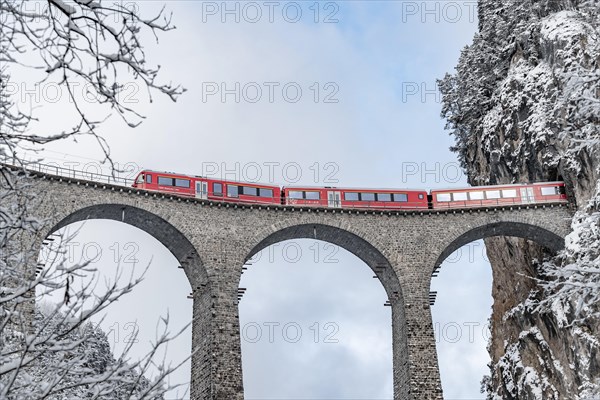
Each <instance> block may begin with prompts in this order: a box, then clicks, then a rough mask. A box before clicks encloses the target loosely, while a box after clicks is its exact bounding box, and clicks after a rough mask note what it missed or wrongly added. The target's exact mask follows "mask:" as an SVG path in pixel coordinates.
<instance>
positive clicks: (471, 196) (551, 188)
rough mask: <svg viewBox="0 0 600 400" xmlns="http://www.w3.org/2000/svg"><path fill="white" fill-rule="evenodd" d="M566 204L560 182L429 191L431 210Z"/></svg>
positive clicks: (563, 186) (563, 189)
mask: <svg viewBox="0 0 600 400" xmlns="http://www.w3.org/2000/svg"><path fill="white" fill-rule="evenodd" d="M563 202H567V195H566V193H565V184H564V183H563V182H543V183H531V184H514V185H495V186H476V187H470V188H464V189H442V190H432V191H431V204H432V208H434V209H444V208H465V207H468V208H471V207H489V206H499V205H500V206H502V205H510V204H530V203H563Z"/></svg>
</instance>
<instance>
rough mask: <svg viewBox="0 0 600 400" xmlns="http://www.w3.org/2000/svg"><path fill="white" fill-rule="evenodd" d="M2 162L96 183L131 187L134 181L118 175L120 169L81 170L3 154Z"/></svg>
mask: <svg viewBox="0 0 600 400" xmlns="http://www.w3.org/2000/svg"><path fill="white" fill-rule="evenodd" d="M0 164H2V165H4V166H7V167H10V168H14V169H24V170H26V171H30V172H41V173H43V174H48V175H54V176H58V177H63V178H71V179H80V180H84V181H90V182H94V183H107V184H110V185H116V186H126V187H131V185H133V182H134V180H133V179H130V178H124V177H121V176H118V175H117V174H118V172H119V171H114V172H113V174H105V173H98V172H92V171H80V170H77V169H73V168H65V167H62V166H60V165H58V164H55V163H47V164H45V163H41V162H35V161H27V160H21V159H17V158H13V157H6V156H2V155H0Z"/></svg>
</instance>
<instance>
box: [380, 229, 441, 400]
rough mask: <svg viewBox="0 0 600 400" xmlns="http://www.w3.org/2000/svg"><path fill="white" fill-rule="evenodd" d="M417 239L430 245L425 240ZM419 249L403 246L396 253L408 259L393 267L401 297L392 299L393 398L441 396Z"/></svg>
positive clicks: (423, 262) (426, 278) (424, 264)
mask: <svg viewBox="0 0 600 400" xmlns="http://www.w3.org/2000/svg"><path fill="white" fill-rule="evenodd" d="M420 243H421V244H422V246H423V248H431V246H430V245H429V244H428V243H427V242H426V240H423V241H421V242H420ZM419 252H422V248H421V247H420V246H417V247H415V248H411V246H407V247H406V248H405V249H403V254H402V255H397V256H396V257H398V259H399V260H411V261H410V262H409V263H406V262H399V263H397V264H396V265H394V268H393V270H394V272H395V273H396V275H397V276H398V280H399V281H400V285H401V286H402V298H401V299H399V300H401V301H396V302H395V303H394V302H392V325H393V339H392V340H393V347H394V378H395V379H394V399H395V400H443V392H442V384H441V380H440V372H439V367H438V358H437V350H436V343H435V333H434V330H433V320H432V317H431V306H430V305H429V281H430V279H431V273H430V272H429V271H430V270H431V267H430V266H429V260H428V259H427V257H423V256H420V255H419ZM411 253H412V255H411ZM396 257H395V256H391V257H390V258H392V259H396Z"/></svg>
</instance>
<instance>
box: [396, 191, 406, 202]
mask: <svg viewBox="0 0 600 400" xmlns="http://www.w3.org/2000/svg"><path fill="white" fill-rule="evenodd" d="M394 201H400V202H407V201H408V195H407V194H406V193H394Z"/></svg>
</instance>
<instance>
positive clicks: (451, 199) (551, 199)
mask: <svg viewBox="0 0 600 400" xmlns="http://www.w3.org/2000/svg"><path fill="white" fill-rule="evenodd" d="M133 187H134V188H138V189H144V190H151V191H156V192H161V193H173V194H177V195H181V196H189V197H194V198H199V199H206V200H214V201H223V202H231V203H244V204H277V205H296V206H312V207H332V208H358V209H375V210H403V209H408V210H419V209H451V208H466V207H468V208H472V207H487V206H496V205H510V204H532V203H566V202H567V196H566V193H565V184H564V183H563V182H544V183H531V184H514V185H497V186H478V187H470V188H463V189H443V190H431V192H430V193H428V192H427V191H425V190H417V189H356V188H334V187H309V186H293V187H292V186H286V187H283V188H281V187H279V186H273V185H264V184H259V183H247V182H235V181H226V180H221V179H212V178H204V177H201V176H190V175H181V174H175V173H170V172H158V171H150V170H144V171H142V172H140V173H139V174H138V176H137V177H136V179H135V182H134V184H133Z"/></svg>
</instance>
